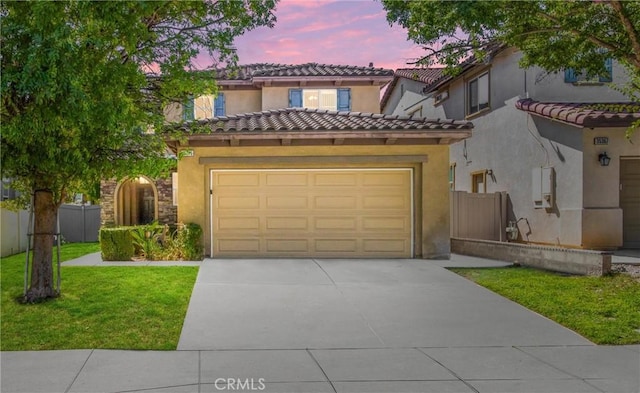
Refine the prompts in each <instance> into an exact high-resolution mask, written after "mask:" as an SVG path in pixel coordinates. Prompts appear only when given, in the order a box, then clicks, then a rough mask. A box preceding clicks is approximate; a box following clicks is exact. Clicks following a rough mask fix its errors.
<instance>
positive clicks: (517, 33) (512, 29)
mask: <svg viewBox="0 0 640 393" xmlns="http://www.w3.org/2000/svg"><path fill="white" fill-rule="evenodd" d="M382 4H383V6H384V8H385V9H386V10H387V20H388V21H389V22H390V23H397V24H399V25H401V26H403V27H405V28H406V29H407V30H408V36H409V39H411V40H413V41H414V42H416V43H418V44H421V45H423V46H424V48H425V49H426V50H427V55H426V56H424V57H423V58H421V59H419V60H418V61H417V63H418V64H427V65H428V64H432V63H435V62H437V63H440V64H444V65H447V66H449V67H453V66H455V65H457V64H459V62H460V61H461V60H463V59H465V58H467V57H468V56H469V54H470V53H471V52H474V53H475V54H476V55H477V56H479V57H482V56H483V54H484V53H486V50H487V48H489V47H490V46H491V45H492V44H495V43H496V42H497V43H502V44H505V45H510V46H515V47H517V48H519V49H520V50H521V51H522V53H523V58H522V60H521V65H522V66H523V67H528V66H532V65H537V66H540V67H542V68H543V69H545V70H547V71H549V72H556V71H560V70H562V69H564V68H566V67H571V68H574V69H584V70H585V71H586V72H587V73H588V74H589V75H601V74H603V73H604V72H605V69H604V60H605V59H606V58H608V57H611V58H614V59H616V60H618V61H619V62H621V63H622V64H623V65H625V67H626V68H627V69H628V70H629V71H630V74H631V75H630V76H631V79H632V84H631V85H630V86H629V89H628V91H627V93H629V94H630V95H632V96H633V97H635V98H638V92H640V84H639V83H640V33H639V32H640V2H638V1H620V0H610V1H604V0H603V1H566V0H559V1H550V0H530V1H511V0H494V1H481V0H480V1H478V0H465V1H446V0H445V1H441V0H414V1H406V0H382Z"/></svg>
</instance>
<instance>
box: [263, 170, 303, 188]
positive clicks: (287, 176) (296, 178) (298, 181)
mask: <svg viewBox="0 0 640 393" xmlns="http://www.w3.org/2000/svg"><path fill="white" fill-rule="evenodd" d="M308 180H309V176H307V174H305V173H289V172H275V173H267V174H266V175H265V184H266V185H267V186H281V187H307V186H308V184H309V182H308Z"/></svg>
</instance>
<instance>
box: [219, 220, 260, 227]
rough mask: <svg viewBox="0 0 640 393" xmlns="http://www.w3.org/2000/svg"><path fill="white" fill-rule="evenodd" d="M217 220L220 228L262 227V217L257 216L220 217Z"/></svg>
mask: <svg viewBox="0 0 640 393" xmlns="http://www.w3.org/2000/svg"><path fill="white" fill-rule="evenodd" d="M217 222H218V224H217V225H216V228H217V229H218V230H234V229H241V230H244V229H255V230H259V229H260V219H259V218H257V217H220V218H218V219H217Z"/></svg>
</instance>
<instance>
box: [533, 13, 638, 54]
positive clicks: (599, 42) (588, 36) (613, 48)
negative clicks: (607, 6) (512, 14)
mask: <svg viewBox="0 0 640 393" xmlns="http://www.w3.org/2000/svg"><path fill="white" fill-rule="evenodd" d="M538 14H540V15H541V16H542V17H544V18H546V19H548V20H550V21H552V22H554V23H555V24H556V25H557V26H562V21H560V20H559V19H558V18H556V17H554V16H552V15H549V14H547V13H545V12H542V11H538ZM558 29H559V30H562V31H567V32H569V33H572V34H574V35H576V36H578V37H583V38H585V39H587V40H589V41H591V42H592V43H594V44H596V45H597V46H600V47H602V48H605V49H608V50H610V51H611V52H616V51H618V49H619V48H617V47H616V46H614V45H612V44H610V43H608V42H606V41H603V40H602V39H600V38H598V37H596V36H593V35H591V34H586V33H585V32H583V31H580V30H578V29H570V28H567V29H562V28H559V27H558ZM624 57H626V58H628V59H629V60H630V61H631V62H632V63H634V60H635V59H634V57H632V56H624Z"/></svg>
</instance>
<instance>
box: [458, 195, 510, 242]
mask: <svg viewBox="0 0 640 393" xmlns="http://www.w3.org/2000/svg"><path fill="white" fill-rule="evenodd" d="M507 198H508V196H507V193H506V192H496V193H493V194H479V193H468V192H466V191H452V192H451V195H450V198H449V203H450V204H451V205H450V214H451V237H457V238H464V239H480V240H495V241H505V240H506V231H505V230H506V225H507Z"/></svg>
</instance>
